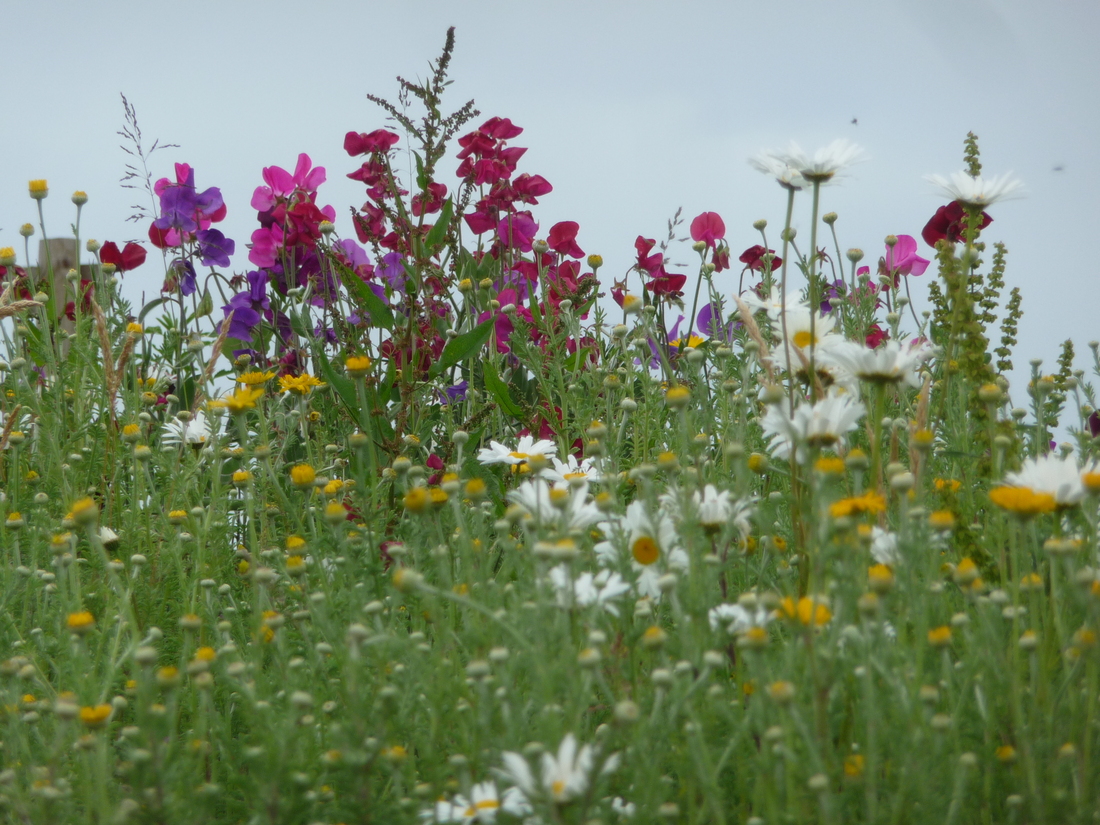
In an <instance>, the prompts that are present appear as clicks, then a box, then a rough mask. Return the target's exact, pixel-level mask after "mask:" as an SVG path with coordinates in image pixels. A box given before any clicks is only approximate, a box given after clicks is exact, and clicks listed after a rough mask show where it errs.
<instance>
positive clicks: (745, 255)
mask: <svg viewBox="0 0 1100 825" xmlns="http://www.w3.org/2000/svg"><path fill="white" fill-rule="evenodd" d="M769 252H770V253H771V254H773V255H774V254H775V250H774V249H765V248H764V247H762V246H761V245H760V244H756V246H750V247H749V248H748V249H746V250H745V251H744V252H742V253H741V257H740V258H738V259H737V260H739V261H740V262H741V263H743V264H744V265H745V266H746V267H748V268H749V269H751V270H752V271H753V272H761V271H763V269H764V255H766V254H767V253H769ZM782 265H783V259H782V258H772V264H771V268H772V271H773V272H774V271H775V270H776V269H778V268H779V267H780V266H782Z"/></svg>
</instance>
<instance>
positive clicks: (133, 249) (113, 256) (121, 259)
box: [99, 241, 145, 274]
mask: <svg viewBox="0 0 1100 825" xmlns="http://www.w3.org/2000/svg"><path fill="white" fill-rule="evenodd" d="M99 260H100V263H104V264H114V265H115V269H116V270H117V271H118V272H119V274H122V273H123V272H129V271H130V270H131V269H137V268H138V267H139V266H141V265H142V264H143V263H145V248H144V247H142V246H141V245H140V244H136V243H134V242H133V241H131V242H130V243H128V244H126V246H124V247H123V248H122V251H121V252H119V251H118V245H117V244H115V242H114V241H107V243H105V244H103V246H102V247H101V248H100V250H99Z"/></svg>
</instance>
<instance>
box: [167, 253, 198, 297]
mask: <svg viewBox="0 0 1100 825" xmlns="http://www.w3.org/2000/svg"><path fill="white" fill-rule="evenodd" d="M169 268H170V269H171V270H172V272H173V273H174V274H175V276H176V282H177V283H178V284H179V290H180V294H181V295H193V294H194V293H195V290H196V289H198V279H197V277H196V275H195V267H194V266H193V265H192V264H191V262H190V261H188V260H185V259H184V258H176V260H174V261H172V263H171V264H170V267H169Z"/></svg>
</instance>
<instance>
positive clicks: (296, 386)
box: [279, 372, 325, 395]
mask: <svg viewBox="0 0 1100 825" xmlns="http://www.w3.org/2000/svg"><path fill="white" fill-rule="evenodd" d="M323 386H325V382H324V381H321V380H320V379H318V378H315V377H314V376H312V375H310V374H309V373H307V372H303V373H302V374H301V375H280V376H279V391H280V392H292V393H294V394H295V395H309V393H310V391H311V390H312V389H313V388H314V387H323Z"/></svg>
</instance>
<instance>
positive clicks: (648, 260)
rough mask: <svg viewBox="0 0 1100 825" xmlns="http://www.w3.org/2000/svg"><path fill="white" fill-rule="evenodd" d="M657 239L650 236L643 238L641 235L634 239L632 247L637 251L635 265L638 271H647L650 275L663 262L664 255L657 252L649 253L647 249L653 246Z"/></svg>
mask: <svg viewBox="0 0 1100 825" xmlns="http://www.w3.org/2000/svg"><path fill="white" fill-rule="evenodd" d="M656 243H657V241H655V240H653V239H652V238H643V237H642V236H641V235H639V236H638V239H637V240H636V241H634V249H635V251H637V253H638V259H637V261H635V264H634V265H635V267H636V268H637V270H638V271H639V272H647V273H649V274H650V275H652V274H653V273H654V272H656V271H657V270H658V269H660V268H661V265H662V264H663V263H664V262H665V256H664V255H662V254H661V253H660V252H658V253H657V254H655V255H650V254H649V250H651V249H652V248H653V245H654V244H656Z"/></svg>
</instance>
